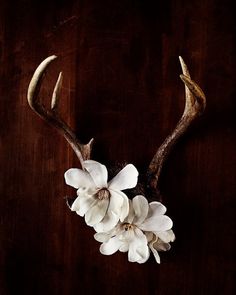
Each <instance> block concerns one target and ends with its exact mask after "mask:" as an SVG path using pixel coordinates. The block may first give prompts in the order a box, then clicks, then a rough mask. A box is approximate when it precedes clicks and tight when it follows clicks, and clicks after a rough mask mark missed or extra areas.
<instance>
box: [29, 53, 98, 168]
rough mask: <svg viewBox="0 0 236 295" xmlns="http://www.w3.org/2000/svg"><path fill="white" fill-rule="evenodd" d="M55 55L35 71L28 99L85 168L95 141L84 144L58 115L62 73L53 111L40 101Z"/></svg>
mask: <svg viewBox="0 0 236 295" xmlns="http://www.w3.org/2000/svg"><path fill="white" fill-rule="evenodd" d="M56 58H57V57H56V56H55V55H52V56H49V57H48V58H46V59H45V60H44V61H42V62H41V64H40V65H39V66H38V68H37V69H36V70H35V72H34V75H33V77H32V79H31V81H30V84H29V87H28V93H27V98H28V102H29V105H30V107H31V109H32V110H33V111H34V112H35V113H37V114H38V115H39V116H40V117H41V118H42V119H44V120H45V121H46V122H48V123H49V124H50V125H51V126H53V127H55V128H56V129H57V130H58V132H59V133H60V134H62V135H63V136H64V137H65V139H66V140H67V141H68V143H69V144H70V146H71V147H72V149H73V150H74V152H75V153H76V155H77V157H78V159H79V161H80V163H81V166H82V168H83V161H85V160H88V159H89V158H90V155H91V149H92V143H93V139H91V140H90V142H89V143H88V144H82V143H80V142H79V140H78V139H77V137H76V135H75V133H74V132H73V131H72V130H71V128H70V127H69V126H68V125H67V124H66V123H65V122H64V121H63V120H62V119H61V117H60V116H59V114H58V103H59V94H60V90H61V85H62V73H61V72H60V74H59V76H58V79H57V82H56V85H55V87H54V90H53V94H52V100H51V109H49V110H47V109H46V108H45V107H44V105H43V104H41V103H40V101H39V91H40V87H41V84H42V81H43V78H44V74H45V71H46V69H47V68H48V66H49V64H50V63H51V62H52V61H53V60H55V59H56Z"/></svg>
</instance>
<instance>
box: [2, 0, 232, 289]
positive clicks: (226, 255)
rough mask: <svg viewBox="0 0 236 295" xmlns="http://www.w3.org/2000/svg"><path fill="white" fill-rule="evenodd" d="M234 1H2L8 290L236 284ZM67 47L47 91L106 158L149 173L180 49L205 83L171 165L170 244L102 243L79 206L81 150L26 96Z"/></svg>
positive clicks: (168, 110) (174, 100) (167, 125)
mask: <svg viewBox="0 0 236 295" xmlns="http://www.w3.org/2000/svg"><path fill="white" fill-rule="evenodd" d="M233 11H234V10H233V0H232V1H230V0H229V1H228V0H226V1H220V0H200V1H199V0H193V1H187V0H180V1H177V0H176V1H174V0H173V1H157V0H156V1H154V0H153V1H144V0H126V1H125V0H121V1H108V0H100V1H96V0H93V1H92V0H91V1H90V0H89V1H82V0H74V1H72V0H69V1H68V0H49V1H47V2H46V1H45V3H44V1H41V3H40V1H30V0H18V1H16V0H15V1H14V0H13V1H7V0H1V1H0V126H1V127H0V134H1V143H0V160H1V161H0V163H1V173H0V188H1V197H0V210H1V211H0V274H1V283H0V294H3V295H5V294H97V293H98V292H102V294H158V295H161V294H163V295H169V294H181V295H187V294H233V292H234V291H235V289H234V287H235V286H234V282H233V272H234V270H235V268H234V265H235V264H234V261H235V260H234V259H235V254H234V253H235V239H234V238H235V222H234V221H235V218H234V209H233V207H234V200H235V191H236V184H235V183H236V174H235V171H236V169H235V168H236V153H235V147H236V146H235V143H236V140H235V111H236V104H235V101H236V100H235V96H236V92H235V85H236V83H235V82H236V81H235V80H236V78H235V77H236V63H235V61H236V50H235V40H236V35H235V33H236V30H235V29H236V24H235V19H234V18H233ZM51 54H56V55H58V56H59V58H58V60H57V61H56V62H55V63H54V64H53V65H52V66H51V68H50V70H49V72H48V74H47V77H46V80H45V82H44V85H43V89H42V96H43V97H44V98H45V104H47V103H48V100H47V98H49V96H50V93H51V91H52V87H53V84H54V83H55V80H56V76H57V73H58V72H59V70H62V71H63V72H64V77H65V78H64V84H63V85H64V86H63V91H62V92H63V93H62V101H61V105H60V109H61V112H62V115H63V117H64V118H65V120H66V121H67V122H68V123H69V124H70V125H71V126H72V127H73V128H74V129H75V130H76V132H77V134H78V136H79V137H80V138H81V139H82V140H83V141H84V142H86V141H87V140H88V139H90V138H91V137H95V139H96V144H95V146H94V153H93V158H94V159H96V160H99V161H101V162H103V163H105V164H112V163H114V162H115V161H119V162H124V161H128V162H131V163H134V164H135V165H136V166H137V167H138V169H139V170H140V171H145V169H146V167H147V165H148V163H149V161H150V160H151V158H152V156H153V154H154V152H155V150H156V148H157V147H158V146H159V145H160V144H161V143H162V141H163V140H164V138H165V136H167V134H168V133H169V132H170V131H171V130H173V128H174V126H175V124H176V123H177V121H178V119H179V118H180V116H181V112H182V110H183V106H184V96H183V95H184V87H183V84H182V82H181V81H180V79H179V77H178V75H179V74H180V66H179V63H178V55H182V56H183V57H184V59H185V60H186V62H187V64H188V65H189V67H190V70H191V73H192V77H193V78H194V79H195V80H196V81H197V82H198V83H199V84H200V85H201V87H202V88H203V89H204V90H205V93H206V96H207V109H206V112H205V114H204V116H203V117H202V118H201V119H200V120H199V121H198V123H197V124H195V125H194V126H193V127H192V128H191V130H189V132H188V133H187V134H186V136H184V138H183V139H182V140H181V141H180V142H179V144H178V145H177V146H176V148H175V150H174V151H173V153H172V154H171V156H170V158H169V160H168V162H167V163H166V165H165V168H164V170H163V173H162V182H161V187H162V193H163V202H164V204H165V205H166V206H167V208H168V215H169V216H171V218H172V219H173V220H174V231H175V233H176V236H177V239H176V242H175V243H174V244H173V247H172V250H171V251H170V252H167V253H163V254H162V255H161V260H162V263H161V265H157V264H156V263H155V261H154V259H153V258H152V259H150V260H149V261H148V262H147V263H146V264H143V265H138V264H134V263H133V264H132V263H128V261H127V255H126V254H122V253H117V254H115V255H112V256H109V257H108V256H103V255H101V254H99V250H98V249H99V243H98V242H96V241H95V240H94V239H93V230H92V229H91V228H88V227H87V226H86V225H85V224H84V222H83V220H82V219H81V218H80V217H78V216H76V214H73V213H71V212H70V210H69V209H68V208H67V206H66V204H65V199H64V197H65V196H66V195H70V196H73V194H74V193H75V191H74V190H72V189H70V188H69V187H67V186H66V185H65V183H64V179H63V174H64V172H65V171H66V170H67V169H68V168H70V167H77V166H78V161H77V159H76V157H75V156H74V154H73V152H72V151H71V150H70V148H69V147H68V145H67V144H66V142H65V141H64V140H63V139H62V138H61V137H60V136H59V135H58V134H57V133H56V132H55V130H52V129H51V128H49V127H48V126H47V125H46V124H45V123H44V122H42V121H41V120H40V119H39V118H38V117H37V116H36V115H35V114H34V113H33V112H32V111H31V110H30V109H29V107H28V105H27V102H26V90H27V86H28V83H29V81H30V78H31V75H32V73H33V71H34V69H35V67H36V66H37V65H38V64H39V63H40V62H41V60H43V59H44V58H45V57H47V56H49V55H51Z"/></svg>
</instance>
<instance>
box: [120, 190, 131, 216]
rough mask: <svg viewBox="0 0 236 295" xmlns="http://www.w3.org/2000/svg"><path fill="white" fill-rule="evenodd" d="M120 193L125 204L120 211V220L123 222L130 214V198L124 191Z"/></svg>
mask: <svg viewBox="0 0 236 295" xmlns="http://www.w3.org/2000/svg"><path fill="white" fill-rule="evenodd" d="M119 195H120V196H121V197H122V198H123V204H122V207H121V212H120V221H121V222H123V221H124V219H125V218H126V217H127V216H128V214H129V199H128V197H127V196H126V194H124V193H123V192H119Z"/></svg>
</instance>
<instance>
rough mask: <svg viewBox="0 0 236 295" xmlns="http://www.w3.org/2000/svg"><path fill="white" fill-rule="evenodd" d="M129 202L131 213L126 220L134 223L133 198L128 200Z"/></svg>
mask: <svg viewBox="0 0 236 295" xmlns="http://www.w3.org/2000/svg"><path fill="white" fill-rule="evenodd" d="M128 202H129V214H128V216H127V217H126V218H125V220H124V222H126V223H131V224H132V223H133V220H134V214H135V213H134V208H133V204H132V201H131V200H128Z"/></svg>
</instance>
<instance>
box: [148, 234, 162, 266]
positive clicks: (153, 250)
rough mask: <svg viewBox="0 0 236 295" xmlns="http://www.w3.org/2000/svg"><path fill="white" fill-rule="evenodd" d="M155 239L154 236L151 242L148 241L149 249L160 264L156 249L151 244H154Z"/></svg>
mask: <svg viewBox="0 0 236 295" xmlns="http://www.w3.org/2000/svg"><path fill="white" fill-rule="evenodd" d="M156 241H157V238H155V239H154V240H153V241H151V242H150V243H149V248H150V249H151V251H152V253H153V255H154V257H155V259H156V262H157V263H159V264H160V263H161V260H160V256H159V254H158V252H157V250H156V249H155V248H154V246H153V244H154V243H155V242H156Z"/></svg>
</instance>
